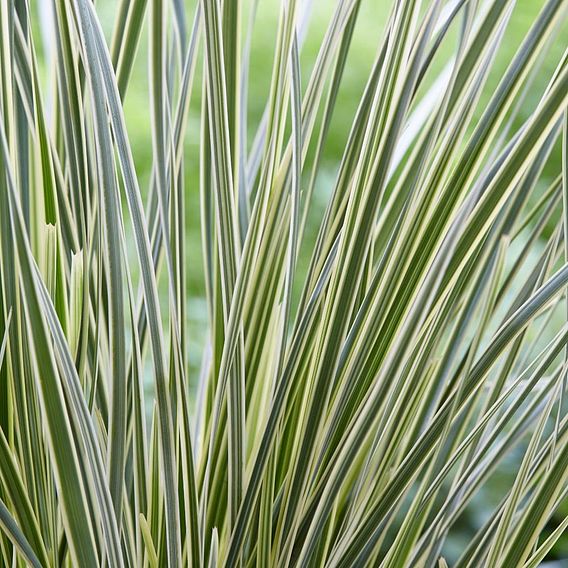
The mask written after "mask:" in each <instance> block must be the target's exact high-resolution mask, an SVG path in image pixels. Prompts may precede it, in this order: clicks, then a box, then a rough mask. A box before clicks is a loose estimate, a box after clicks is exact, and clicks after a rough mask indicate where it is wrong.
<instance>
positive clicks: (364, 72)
mask: <svg viewBox="0 0 568 568" xmlns="http://www.w3.org/2000/svg"><path fill="white" fill-rule="evenodd" d="M32 4H33V3H32ZM38 4H39V5H40V8H39V10H40V11H42V10H43V9H45V8H42V7H41V6H42V5H43V4H44V3H43V2H40V3H38ZM45 4H49V3H47V2H46V3H45ZM96 4H97V11H98V13H99V16H100V19H101V22H102V25H103V28H104V30H105V33H106V34H107V38H108V39H109V43H110V38H111V35H112V26H113V21H114V15H115V11H116V8H117V5H118V2H116V1H115V0H98V1H97V3H96ZM186 4H187V12H186V13H187V15H188V17H187V19H188V22H187V26H188V29H190V27H191V22H192V20H193V14H194V9H195V2H186ZM543 4H544V2H543V0H519V1H517V2H516V5H515V8H514V10H513V13H512V16H511V19H510V22H509V25H508V27H507V30H506V32H505V35H504V38H503V41H502V43H501V46H500V48H499V50H498V53H497V54H496V59H495V65H494V66H493V68H492V70H491V74H490V76H489V79H488V81H487V85H486V88H485V89H484V91H483V93H482V95H481V99H480V103H479V106H478V109H477V112H476V116H477V117H479V115H480V112H481V110H482V109H483V107H484V106H485V104H486V103H487V102H488V100H489V98H490V97H491V94H492V92H493V91H494V89H495V87H496V86H497V84H498V82H499V80H500V78H501V76H502V74H503V72H504V70H505V69H506V67H507V65H508V63H509V62H510V60H511V58H512V57H513V55H514V53H515V51H516V50H517V48H518V47H519V45H520V43H521V41H522V39H523V37H524V35H525V34H526V32H527V30H528V29H529V27H530V25H531V23H532V22H533V21H534V18H535V16H536V14H538V12H539V11H540V9H541V8H542V6H543ZM251 5H252V1H251V0H247V1H245V2H243V6H244V8H243V12H244V13H243V35H244V32H245V30H246V26H247V24H248V11H249V10H250V6H251ZM311 5H312V6H311V18H310V23H309V27H308V29H307V30H306V35H305V40H304V43H303V46H302V51H301V62H300V63H301V71H302V86H303V87H304V88H305V86H306V84H307V81H308V78H309V76H310V72H311V69H312V67H313V64H314V61H315V59H316V56H317V53H318V50H319V47H320V44H321V40H322V38H323V36H324V33H325V30H326V28H327V26H328V23H329V21H330V17H331V14H332V13H333V11H334V9H335V6H336V2H334V1H327V0H315V1H313V2H311ZM390 7H391V2H390V1H389V0H384V1H383V0H363V1H362V6H361V10H360V14H359V18H358V22H357V26H356V29H355V33H354V38H353V43H352V47H351V52H350V55H349V59H348V62H347V66H346V70H345V74H344V78H343V81H342V84H341V88H340V90H339V94H338V101H337V105H336V110H335V114H334V118H333V121H332V123H331V130H330V133H329V137H328V143H327V145H326V148H325V153H324V159H323V164H322V168H321V171H320V173H319V175H318V178H317V184H316V189H315V195H314V202H313V205H312V208H311V212H310V217H309V220H308V226H307V235H306V242H305V243H304V245H303V248H302V253H301V256H300V259H299V273H300V279H301V274H302V271H303V270H305V266H306V263H307V261H308V260H309V254H308V253H309V249H310V245H311V243H312V242H313V240H314V238H315V235H316V232H317V228H318V224H319V220H320V218H321V215H322V212H323V210H324V208H325V205H326V203H327V199H328V197H329V195H330V193H331V190H332V187H333V183H334V175H335V172H336V170H337V167H338V164H339V161H340V159H341V156H342V153H343V151H344V147H345V143H346V140H347V136H348V133H349V129H350V126H351V124H352V121H353V117H354V114H355V111H356V108H357V105H358V102H359V100H360V97H361V94H362V92H363V88H364V85H365V82H366V80H367V77H368V73H369V70H370V68H371V66H372V64H373V61H374V58H375V56H376V53H377V50H378V47H379V46H380V44H381V41H382V38H383V30H384V26H385V22H386V19H387V17H388V14H389V12H390ZM279 13H280V1H279V0H260V2H259V6H258V12H257V16H256V23H255V26H254V33H253V37H252V51H251V63H250V74H249V86H248V94H249V96H248V144H249V146H250V144H251V142H252V140H253V138H254V134H255V131H256V128H257V126H258V124H259V122H260V118H261V116H262V113H263V110H264V107H265V104H266V101H267V97H268V91H269V87H270V78H271V71H272V64H273V55H274V49H275V41H276V29H277V25H278V18H279ZM47 16H48V14H47ZM45 17H46V13H43V14H39V13H36V14H34V18H33V21H34V25H35V26H36V27H38V28H39V24H38V22H39V21H43V22H45V21H46V20H45ZM562 25H563V27H562V28H561V29H560V30H559V31H558V34H557V36H556V39H555V41H553V42H552V43H551V45H550V46H549V50H548V52H547V55H546V57H545V58H544V59H543V60H542V61H541V62H540V68H539V72H538V73H537V74H536V76H535V77H534V81H533V83H532V87H531V89H530V92H529V94H528V96H527V97H526V99H525V100H524V101H523V103H522V106H521V108H520V112H519V114H518V116H517V117H516V118H515V121H514V125H513V131H515V130H517V129H518V128H519V127H520V125H521V124H522V123H523V122H524V121H525V120H526V119H527V118H528V116H529V115H530V113H531V112H532V110H533V109H534V108H535V106H536V105H537V103H538V101H539V99H540V96H541V95H542V92H543V90H544V88H545V87H546V84H547V82H548V80H549V78H550V77H551V76H552V74H553V72H554V69H555V67H556V64H557V63H558V61H559V60H560V58H561V56H562V53H563V51H564V49H565V48H566V44H567V41H566V39H567V38H568V26H567V25H566V23H564V24H562ZM453 28H454V29H453V30H452V32H451V33H450V34H449V35H448V37H447V39H446V41H445V42H444V45H443V47H442V49H441V51H440V55H439V57H437V58H436V60H435V61H434V65H433V67H432V71H431V73H429V77H428V79H427V81H426V85H425V87H427V86H428V85H429V84H431V83H432V81H433V80H434V78H435V77H436V75H437V73H438V72H440V70H441V69H442V68H443V66H444V64H445V63H446V62H447V60H448V57H449V56H450V55H451V53H452V52H453V50H454V49H455V46H456V37H457V29H458V26H456V25H454V26H453ZM42 34H43V36H44V37H46V36H45V29H43V30H42V29H38V35H37V36H36V37H38V38H39V37H41V36H42ZM48 35H49V34H48ZM147 41H148V39H147V30H146V29H144V31H143V34H142V39H141V43H140V46H139V51H138V56H137V60H136V63H135V66H134V69H133V74H132V77H131V81H130V85H129V88H128V92H127V96H126V99H125V103H124V108H125V113H126V120H127V126H128V132H129V136H130V141H131V145H132V150H133V155H134V159H135V163H136V168H137V171H138V175H139V179H140V182H141V186H142V188H143V191H146V190H147V187H148V184H149V180H150V173H151V168H152V143H151V127H150V112H149V109H150V105H149V85H148V77H149V74H148V50H147V47H148V45H147ZM44 45H49V41H47V42H46V43H45V44H44ZM38 47H39V46H38ZM39 49H41V47H39ZM48 59H49V57H48V56H47V57H46V60H47V61H48ZM201 60H202V54H201V52H200V54H199V63H198V67H197V71H196V75H195V80H194V88H193V95H192V100H191V106H190V114H189V123H188V126H187V135H186V140H185V182H186V190H187V195H186V217H187V218H186V230H187V242H186V248H187V254H188V259H187V260H188V289H187V302H188V306H187V307H188V309H187V313H188V326H189V339H190V345H189V364H190V375H191V381H192V384H195V381H196V379H197V376H198V373H199V367H200V363H201V354H202V350H203V346H204V343H205V338H206V335H207V308H206V302H205V297H204V296H205V288H204V279H203V264H202V249H201V233H200V231H201V228H200V218H199V217H200V208H199V137H200V128H201V125H200V121H201V118H200V116H201V83H202V61H201ZM52 69H53V67H51V66H50V65H48V64H46V65H45V66H44V67H43V69H42V75H43V77H44V79H45V80H46V82H47V83H49V82H50V81H52V80H54V78H53V77H51V75H50V73H51V72H52ZM44 92H48V91H44ZM474 122H475V120H474ZM316 128H317V127H316ZM316 132H317V130H316ZM308 165H309V163H308ZM560 169H561V153H560V145H558V147H557V148H556V149H555V150H554V152H553V153H552V156H551V159H550V161H549V163H548V164H547V166H546V168H545V171H544V174H543V179H542V181H541V187H545V186H546V185H547V183H548V182H550V181H551V180H552V179H553V178H554V177H556V175H558V173H559V172H560ZM308 171H309V169H308ZM557 219H558V217H556V218H555V220H554V221H553V222H555V221H557ZM513 252H514V251H513ZM534 254H537V251H536V250H535V253H534ZM530 261H531V259H530V258H529V259H528V261H527V263H528V264H530ZM133 265H136V262H133ZM162 272H164V271H162ZM163 284H164V283H163V282H162V288H164V286H163ZM165 299H166V298H165V295H164V300H165ZM164 308H165V309H167V305H166V304H165V303H164ZM557 317H558V318H562V317H563V316H562V314H559V315H558V316H557ZM553 323H554V322H553ZM519 451H520V450H519ZM516 458H517V461H516V460H515V459H513V458H511V460H510V464H509V467H508V468H505V469H504V470H503V471H502V472H499V474H498V475H497V476H496V477H495V479H493V481H492V483H491V484H489V486H488V488H487V490H486V491H484V492H483V494H482V495H480V496H479V498H477V499H476V500H475V502H474V504H473V506H472V507H470V508H469V510H468V512H467V514H466V515H464V517H463V519H462V521H461V525H460V526H459V527H458V530H455V531H453V533H452V538H451V539H450V542H449V549H448V551H447V554H448V558H449V560H451V558H452V557H454V555H455V554H456V553H458V552H459V550H460V548H461V547H462V546H463V545H464V544H465V542H467V539H468V538H469V537H470V536H471V534H472V530H473V529H474V528H475V527H476V526H479V524H480V523H481V522H482V521H483V520H484V519H485V516H486V511H488V510H491V505H494V504H495V503H496V502H497V500H498V499H499V498H500V495H502V489H503V487H505V486H506V485H504V484H507V485H509V484H510V483H511V479H512V476H513V475H514V473H515V468H516V467H518V459H519V458H520V454H519V455H518V456H516ZM562 514H564V515H565V514H568V507H567V506H566V504H565V505H564V509H563V512H562ZM552 558H556V559H559V558H564V559H567V558H568V538H566V537H565V538H564V539H563V540H561V541H560V543H559V545H558V546H557V547H556V548H555V550H554V554H553V555H552ZM561 563H562V564H561V565H563V566H568V560H564V561H561Z"/></svg>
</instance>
